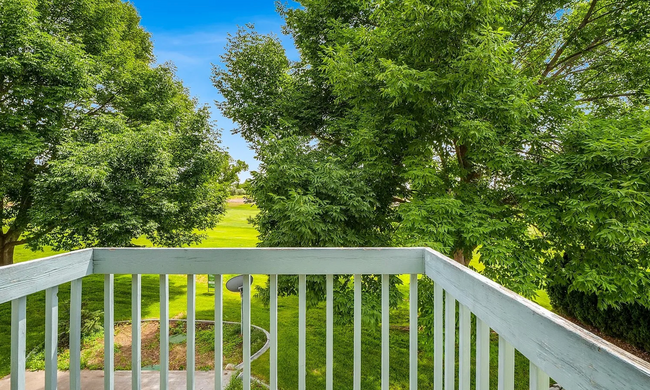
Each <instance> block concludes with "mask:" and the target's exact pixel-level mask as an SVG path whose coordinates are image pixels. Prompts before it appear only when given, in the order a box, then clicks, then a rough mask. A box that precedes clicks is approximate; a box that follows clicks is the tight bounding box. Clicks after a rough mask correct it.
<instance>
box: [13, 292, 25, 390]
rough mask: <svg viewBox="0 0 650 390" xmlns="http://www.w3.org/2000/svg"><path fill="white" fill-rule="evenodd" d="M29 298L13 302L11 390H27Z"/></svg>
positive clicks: (21, 298) (17, 299)
mask: <svg viewBox="0 0 650 390" xmlns="http://www.w3.org/2000/svg"><path fill="white" fill-rule="evenodd" d="M26 335H27V297H20V298H16V299H14V300H13V301H11V379H10V380H11V390H25V345H26Z"/></svg>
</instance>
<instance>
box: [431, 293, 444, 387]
mask: <svg viewBox="0 0 650 390" xmlns="http://www.w3.org/2000/svg"><path fill="white" fill-rule="evenodd" d="M433 294H434V295H433V389H434V390H442V377H443V374H442V362H443V361H444V355H443V349H442V347H443V333H442V331H443V325H442V324H443V320H442V319H443V318H444V310H445V309H444V306H443V301H444V299H443V296H444V291H443V289H442V287H441V286H440V284H438V283H435V282H434V286H433Z"/></svg>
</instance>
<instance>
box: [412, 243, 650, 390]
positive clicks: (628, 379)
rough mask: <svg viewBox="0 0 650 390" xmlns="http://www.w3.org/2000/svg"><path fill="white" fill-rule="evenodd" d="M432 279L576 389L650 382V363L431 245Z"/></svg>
mask: <svg viewBox="0 0 650 390" xmlns="http://www.w3.org/2000/svg"><path fill="white" fill-rule="evenodd" d="M425 268H426V273H427V275H428V276H429V277H430V278H433V279H434V280H435V281H436V282H437V283H440V284H441V285H442V287H443V288H444V289H445V290H447V291H449V292H450V293H452V294H454V295H456V296H459V297H460V299H461V302H462V303H463V304H464V305H466V306H467V307H469V309H470V310H471V311H472V312H473V313H474V314H476V316H478V317H480V318H481V319H482V320H483V321H484V322H486V323H487V324H488V326H490V328H492V329H494V330H495V331H496V332H497V333H498V334H500V335H502V336H503V337H505V338H506V339H507V340H508V341H509V342H510V343H512V344H513V345H514V346H515V347H516V348H517V349H518V350H519V351H521V353H523V354H524V355H525V356H527V357H528V358H529V359H530V360H531V361H533V362H534V363H535V364H536V365H537V366H538V367H540V368H541V369H542V370H543V371H544V372H546V373H547V374H548V375H549V376H550V377H551V378H553V379H555V380H557V381H558V382H559V383H561V384H562V386H564V387H565V388H567V389H571V390H609V389H620V390H632V389H634V390H636V389H639V388H644V387H647V385H648V383H650V364H648V363H647V362H645V361H643V360H641V359H639V358H637V357H636V356H634V355H631V354H629V353H627V352H625V351H623V350H621V349H620V348H618V347H616V346H614V345H612V344H611V343H608V342H607V341H605V340H602V339H601V338H599V337H597V336H595V335H593V334H591V333H589V332H587V331H586V330H584V329H582V328H580V327H578V326H576V325H574V324H572V323H570V322H568V321H566V320H565V319H563V318H561V317H559V316H557V315H555V314H553V313H551V312H550V311H548V310H546V309H544V308H543V307H541V306H539V305H537V304H536V303H533V302H531V301H529V300H527V299H525V298H523V297H521V296H519V295H517V294H515V293H514V292H512V291H510V290H508V289H506V288H504V287H503V286H500V285H499V284H497V283H495V282H493V281H491V280H489V279H487V278H486V277H484V276H482V275H480V274H478V273H476V272H474V271H471V270H470V269H468V268H467V267H464V266H462V265H460V264H458V263H456V262H454V261H453V260H451V259H449V258H447V257H445V256H443V255H441V254H440V253H438V252H436V251H433V250H431V249H426V250H425Z"/></svg>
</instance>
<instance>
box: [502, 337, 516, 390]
mask: <svg viewBox="0 0 650 390" xmlns="http://www.w3.org/2000/svg"><path fill="white" fill-rule="evenodd" d="M514 388H515V348H514V347H513V346H512V344H510V343H509V342H507V341H506V339H504V338H503V337H502V336H499V385H498V389H499V390H514Z"/></svg>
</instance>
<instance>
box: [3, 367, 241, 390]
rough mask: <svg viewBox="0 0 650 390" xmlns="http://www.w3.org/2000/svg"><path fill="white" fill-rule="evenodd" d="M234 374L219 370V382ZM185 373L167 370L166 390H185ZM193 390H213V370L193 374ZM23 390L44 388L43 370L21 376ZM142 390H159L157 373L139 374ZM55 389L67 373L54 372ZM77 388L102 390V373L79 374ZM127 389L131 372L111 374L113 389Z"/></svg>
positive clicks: (65, 380)
mask: <svg viewBox="0 0 650 390" xmlns="http://www.w3.org/2000/svg"><path fill="white" fill-rule="evenodd" d="M234 373H235V371H227V370H224V371H223V377H222V383H223V384H224V388H225V386H226V385H227V384H228V383H229V382H230V376H231V375H233V374H234ZM186 375H187V374H186V372H185V371H170V372H169V388H170V389H172V390H173V389H179V390H180V389H185V388H186V387H187V386H186V382H185V378H186ZM194 378H195V384H196V386H195V389H196V390H211V389H214V371H196V374H195V376H194ZM25 382H26V383H25V388H26V389H29V390H43V389H44V388H45V372H44V371H28V372H26V373H25ZM141 383H142V389H143V390H153V389H159V388H160V372H158V371H142V382H141ZM58 387H59V389H68V388H70V381H69V376H68V372H67V371H59V373H58ZM81 388H82V389H84V390H85V389H89V390H95V389H103V388H104V371H89V370H82V371H81ZM130 389H131V371H116V372H115V390H130ZM0 390H9V377H8V376H7V377H5V378H2V379H0Z"/></svg>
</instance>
